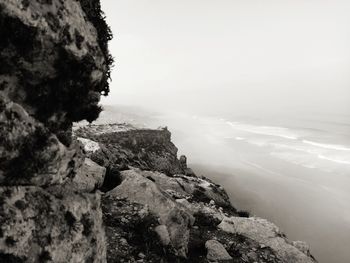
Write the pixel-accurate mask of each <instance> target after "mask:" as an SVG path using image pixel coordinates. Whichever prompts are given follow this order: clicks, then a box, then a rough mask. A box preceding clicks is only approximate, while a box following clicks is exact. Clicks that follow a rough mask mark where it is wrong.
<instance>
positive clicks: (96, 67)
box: [0, 0, 111, 263]
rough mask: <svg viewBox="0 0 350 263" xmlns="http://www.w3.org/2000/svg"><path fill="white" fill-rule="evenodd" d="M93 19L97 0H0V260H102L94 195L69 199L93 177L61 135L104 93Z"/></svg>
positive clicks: (89, 116) (102, 38)
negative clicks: (84, 178) (87, 179)
mask: <svg viewBox="0 0 350 263" xmlns="http://www.w3.org/2000/svg"><path fill="white" fill-rule="evenodd" d="M87 2H90V3H89V5H88V6H90V7H92V11H91V10H90V9H91V8H90V9H89V7H88V6H87V5H86V3H87ZM81 4H82V5H83V7H84V11H83V10H82V7H81ZM101 19H102V17H101V13H100V9H99V1H89V0H79V1H75V0H65V1H51V0H48V1H42V0H30V1H28V0H3V1H0V35H1V38H0V61H1V64H0V261H1V262H46V261H52V262H72V263H73V262H105V259H106V249H105V248H106V246H105V239H104V229H103V227H102V213H101V209H100V198H99V196H98V195H90V194H80V193H79V192H82V191H86V190H87V189H89V188H90V189H91V188H92V184H93V182H92V181H93V180H96V181H98V183H97V184H98V185H100V184H101V182H100V181H101V180H100V179H97V178H95V176H93V175H92V173H91V171H92V166H89V169H87V163H85V166H84V167H83V168H81V167H82V165H83V162H84V158H85V157H84V155H83V149H82V147H81V144H80V143H78V142H76V141H75V140H72V136H71V133H72V132H71V127H72V122H73V121H80V120H83V119H86V120H88V121H92V120H94V119H96V118H97V116H98V113H99V112H100V107H99V106H98V102H99V98H100V95H101V94H103V93H108V83H107V79H108V76H109V65H110V62H111V61H110V57H109V54H108V49H107V40H108V39H107V38H108V37H109V36H108V33H109V32H108V27H107V26H106V24H104V23H102V22H101V21H102V20H101ZM96 28H98V29H99V31H100V32H99V33H97V31H96ZM106 36H107V38H106ZM95 167H97V166H95ZM102 170H104V169H103V168H100V170H98V169H95V171H94V173H100V174H101V171H102ZM79 171H80V172H81V171H83V173H85V176H86V175H88V176H87V178H89V181H84V182H83V181H81V184H79V185H78V187H73V186H74V183H79V180H80V179H82V178H81V174H79ZM73 179H74V180H75V181H74V183H71V182H72V180H73ZM78 179H79V180H78ZM72 188H73V189H72ZM73 190H74V191H73Z"/></svg>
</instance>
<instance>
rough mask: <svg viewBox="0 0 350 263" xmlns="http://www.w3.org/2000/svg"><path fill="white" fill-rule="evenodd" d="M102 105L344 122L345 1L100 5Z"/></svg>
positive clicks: (348, 36) (349, 91)
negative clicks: (103, 25) (105, 26)
mask: <svg viewBox="0 0 350 263" xmlns="http://www.w3.org/2000/svg"><path fill="white" fill-rule="evenodd" d="M102 7H103V9H104V11H105V13H106V15H107V20H108V23H109V24H110V26H111V27H112V31H113V33H114V39H113V41H112V42H111V44H110V50H111V52H112V54H113V56H114V57H115V61H116V62H115V67H114V71H113V74H112V78H113V80H112V83H111V93H110V96H109V97H108V98H106V99H104V100H103V102H104V103H107V104H131V105H139V106H144V107H154V108H158V109H162V108H167V109H175V110H179V111H203V112H205V111H217V112H223V111H242V112H249V113H254V112H261V111H281V110H282V111H283V110H291V109H294V108H295V109H299V110H300V109H302V110H310V111H311V110H316V111H318V110H322V111H323V112H327V111H329V112H333V111H336V112H340V113H344V114H347V113H349V114H350V15H349V14H350V1H348V0H343V1H340V0H328V1H322V0H276V1H272V0H102Z"/></svg>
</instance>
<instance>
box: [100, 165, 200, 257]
mask: <svg viewBox="0 0 350 263" xmlns="http://www.w3.org/2000/svg"><path fill="white" fill-rule="evenodd" d="M142 173H143V172H142V171H140V170H135V169H134V170H127V171H123V172H121V177H122V183H121V184H120V185H119V186H117V187H116V188H115V189H113V190H112V191H110V192H108V193H107V194H106V195H107V196H114V197H119V198H126V199H127V200H129V201H133V202H137V203H140V204H143V205H147V206H148V208H149V209H150V211H151V212H152V213H154V214H155V215H157V216H158V217H159V219H160V223H161V224H163V225H166V227H167V230H168V232H169V236H170V240H171V245H172V246H173V247H174V248H175V249H176V251H177V254H178V255H179V256H182V257H186V254H187V245H188V240H189V228H190V226H191V225H192V224H193V221H194V218H193V217H192V215H191V213H190V212H189V211H188V210H187V209H186V207H184V206H182V205H181V204H179V203H177V202H176V201H175V200H174V199H173V198H171V196H170V195H168V194H167V193H166V192H164V191H163V190H162V189H160V188H159V187H158V186H157V185H156V184H155V183H154V182H153V181H152V180H150V179H147V178H146V177H144V176H143V175H142Z"/></svg>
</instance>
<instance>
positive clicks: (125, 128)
mask: <svg viewBox="0 0 350 263" xmlns="http://www.w3.org/2000/svg"><path fill="white" fill-rule="evenodd" d="M76 135H77V136H80V137H87V138H90V139H91V140H93V141H96V142H99V143H101V146H100V147H101V149H99V150H98V151H97V152H96V153H92V157H91V158H92V159H93V160H94V161H95V162H97V163H98V164H100V165H102V166H105V167H110V168H117V169H125V168H126V167H128V166H133V167H138V168H140V169H143V170H155V171H160V172H164V173H166V174H168V175H172V174H181V173H182V174H184V173H187V174H190V173H191V171H190V170H189V169H186V167H184V166H183V165H182V163H181V162H180V161H179V160H178V159H177V148H176V147H175V145H174V144H173V143H172V142H171V140H170V135H171V134H170V132H169V131H168V130H167V129H158V130H150V129H136V128H134V127H132V126H130V125H124V124H111V125H105V126H101V125H90V126H89V127H82V128H80V129H78V130H76Z"/></svg>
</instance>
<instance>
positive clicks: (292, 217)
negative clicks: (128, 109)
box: [132, 111, 350, 263]
mask: <svg viewBox="0 0 350 263" xmlns="http://www.w3.org/2000/svg"><path fill="white" fill-rule="evenodd" d="M138 112H140V111H138ZM148 116H149V115H148ZM349 117H350V116H345V115H322V114H310V115H309V116H308V115H306V114H303V115H300V114H292V115H290V116H286V115H281V116H278V115H276V114H275V115H273V116H261V117H256V115H255V116H249V115H245V116H241V115H234V114H226V115H221V116H220V115H218V116H213V115H211V116H203V115H193V114H186V113H178V112H168V113H164V112H163V113H154V112H153V113H152V118H149V119H147V122H146V123H143V125H145V126H151V127H156V126H168V128H169V130H170V131H171V132H172V139H173V141H174V143H175V145H176V146H177V147H178V148H179V154H185V155H186V156H187V158H188V162H189V166H190V167H193V169H194V170H195V172H196V173H197V174H199V175H204V176H207V177H209V178H211V179H213V180H215V181H216V182H217V183H219V184H221V185H223V186H224V188H225V189H226V191H227V193H228V194H229V196H230V199H231V201H232V203H233V205H234V206H235V207H237V208H238V209H241V210H247V211H249V212H250V213H251V214H252V215H255V216H259V217H263V218H266V219H268V220H270V221H272V222H274V223H275V224H276V225H278V226H279V227H280V228H281V229H282V231H284V232H285V233H286V234H287V236H288V237H289V238H290V239H291V240H303V241H306V242H307V243H308V244H309V245H310V248H311V253H312V254H313V255H314V256H315V257H316V259H318V261H319V262H320V263H348V262H350V250H349V249H348V246H349V244H350V191H349V189H350V118H349ZM141 120H142V117H140V119H139V120H137V118H136V120H135V115H133V119H132V121H134V122H140V121H141ZM143 120H144V119H143Z"/></svg>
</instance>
